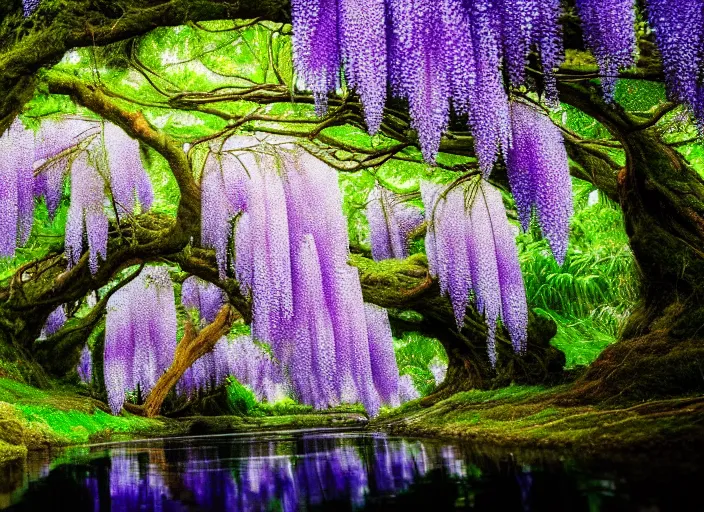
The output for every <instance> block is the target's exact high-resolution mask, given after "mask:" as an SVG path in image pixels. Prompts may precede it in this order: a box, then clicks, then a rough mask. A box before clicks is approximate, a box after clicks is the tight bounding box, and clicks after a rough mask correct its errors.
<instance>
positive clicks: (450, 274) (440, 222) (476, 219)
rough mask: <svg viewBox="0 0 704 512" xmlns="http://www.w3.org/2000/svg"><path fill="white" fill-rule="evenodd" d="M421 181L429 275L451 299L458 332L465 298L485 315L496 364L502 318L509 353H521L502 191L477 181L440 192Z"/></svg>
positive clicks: (520, 299) (521, 295)
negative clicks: (428, 226) (510, 348)
mask: <svg viewBox="0 0 704 512" xmlns="http://www.w3.org/2000/svg"><path fill="white" fill-rule="evenodd" d="M443 188H444V187H443V186H441V185H436V184H433V183H423V184H422V186H421V196H422V198H423V203H424V204H425V209H426V217H427V218H428V219H429V225H432V228H429V230H428V236H427V237H426V240H425V244H426V251H427V253H428V263H429V265H430V272H431V274H432V275H433V276H434V277H437V278H438V280H439V282H440V289H441V291H442V293H446V294H447V295H448V296H449V297H450V301H451V302H452V307H453V310H454V313H455V319H456V321H457V326H458V328H460V329H461V328H462V326H463V325H464V316H465V311H466V309H467V305H468V303H469V300H470V296H472V297H473V298H474V302H475V304H476V307H477V311H478V312H479V314H482V315H484V318H485V321H486V325H487V329H488V333H487V346H488V351H489V358H490V360H491V363H492V364H495V363H496V347H495V334H496V322H497V320H498V319H499V317H501V319H502V321H503V324H504V325H505V326H506V328H507V329H508V332H509V334H510V335H511V340H512V342H513V346H514V349H515V350H516V351H517V352H524V351H525V348H526V340H527V325H528V308H527V304H526V296H525V289H524V285H523V276H522V274H521V268H520V266H519V263H518V252H517V249H516V244H515V240H514V234H513V231H512V230H511V226H510V224H509V223H508V219H507V218H506V211H505V209H504V203H503V198H502V197H501V193H500V192H499V191H498V190H497V189H495V188H494V187H492V186H491V185H490V184H489V183H488V182H486V181H485V180H482V179H475V180H472V181H471V182H470V183H468V184H464V186H462V185H460V186H456V187H453V188H450V190H447V191H446V190H443Z"/></svg>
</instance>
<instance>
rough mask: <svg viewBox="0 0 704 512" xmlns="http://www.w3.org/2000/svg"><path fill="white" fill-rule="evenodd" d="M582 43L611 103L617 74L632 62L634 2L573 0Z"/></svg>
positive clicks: (633, 60) (634, 43) (634, 49)
mask: <svg viewBox="0 0 704 512" xmlns="http://www.w3.org/2000/svg"><path fill="white" fill-rule="evenodd" d="M577 11H578V12H579V16H580V17H581V18H582V28H583V32H584V42H585V44H586V46H587V47H588V48H589V49H590V50H591V51H592V53H593V54H594V57H595V58H596V61H597V63H598V64H599V68H600V69H601V75H602V76H601V86H602V89H603V90H604V96H605V97H606V99H607V101H613V99H614V92H615V87H616V81H617V76H618V72H619V71H620V70H622V69H625V68H629V67H631V66H632V65H633V64H634V63H635V52H636V33H635V23H636V14H635V5H634V0H609V1H606V2H605V1H604V0H577Z"/></svg>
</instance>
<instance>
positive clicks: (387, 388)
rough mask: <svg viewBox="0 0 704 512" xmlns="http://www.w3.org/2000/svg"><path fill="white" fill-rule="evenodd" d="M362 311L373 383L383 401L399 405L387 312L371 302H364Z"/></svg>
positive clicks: (396, 371)
mask: <svg viewBox="0 0 704 512" xmlns="http://www.w3.org/2000/svg"><path fill="white" fill-rule="evenodd" d="M364 312H365V314H366V318H367V332H368V333H369V352H370V361H371V365H372V376H373V378H374V385H375V386H376V389H377V392H378V393H379V396H380V397H381V400H382V401H383V402H384V403H387V404H390V405H392V406H397V405H399V397H398V377H399V376H398V365H397V364H396V354H395V352H394V340H393V337H392V335H391V326H390V324H389V314H388V313H387V312H386V310H385V309H384V308H380V307H379V306H375V305H373V304H365V305H364Z"/></svg>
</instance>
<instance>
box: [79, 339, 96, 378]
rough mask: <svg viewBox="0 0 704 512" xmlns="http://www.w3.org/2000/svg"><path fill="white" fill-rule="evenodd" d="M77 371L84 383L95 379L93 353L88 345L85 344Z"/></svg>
mask: <svg viewBox="0 0 704 512" xmlns="http://www.w3.org/2000/svg"><path fill="white" fill-rule="evenodd" d="M76 371H77V372H78V377H79V378H80V379H81V382H83V383H84V384H90V383H91V382H92V381H93V355H92V354H91V352H90V347H88V345H84V346H83V350H81V358H80V360H79V361H78V366H77V367H76Z"/></svg>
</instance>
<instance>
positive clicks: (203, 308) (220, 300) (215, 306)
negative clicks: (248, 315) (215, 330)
mask: <svg viewBox="0 0 704 512" xmlns="http://www.w3.org/2000/svg"><path fill="white" fill-rule="evenodd" d="M226 302H227V296H226V294H225V291H224V290H223V289H222V288H220V287H218V286H217V285H214V284H213V283H209V282H207V281H203V280H202V279H199V278H197V277H196V276H191V277H189V278H188V279H186V280H185V281H184V282H183V284H182V285H181V304H183V305H184V306H185V307H186V308H192V309H195V310H197V311H198V314H199V315H200V321H201V325H203V326H205V325H206V324H209V323H211V322H213V321H214V320H215V317H216V316H217V315H218V311H220V308H222V306H223V305H224V304H225V303H226Z"/></svg>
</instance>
